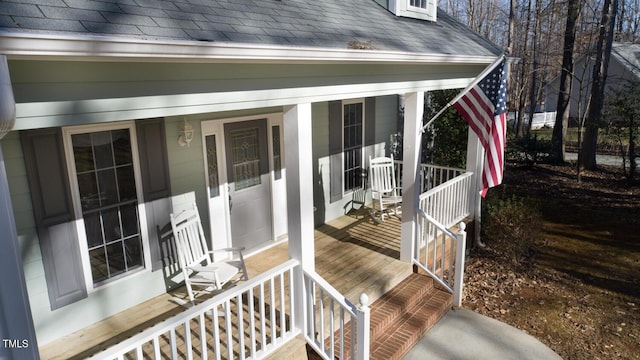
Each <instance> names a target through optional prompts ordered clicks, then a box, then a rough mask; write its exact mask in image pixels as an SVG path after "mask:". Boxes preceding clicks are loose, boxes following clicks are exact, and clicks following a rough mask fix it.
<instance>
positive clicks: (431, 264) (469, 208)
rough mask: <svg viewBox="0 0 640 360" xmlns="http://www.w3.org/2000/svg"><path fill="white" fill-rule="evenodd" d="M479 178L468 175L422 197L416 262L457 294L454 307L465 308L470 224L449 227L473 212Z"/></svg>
mask: <svg viewBox="0 0 640 360" xmlns="http://www.w3.org/2000/svg"><path fill="white" fill-rule="evenodd" d="M474 185H475V176H474V174H473V173H469V172H468V173H464V174H462V175H459V176H457V177H455V178H454V179H452V180H449V181H447V182H445V183H443V184H440V185H438V186H436V187H435V188H432V189H431V190H428V191H426V192H425V193H423V194H421V195H420V197H419V201H418V204H419V205H418V206H419V208H418V209H417V215H416V239H415V244H414V251H413V253H414V257H413V263H414V264H415V265H417V266H419V267H420V268H422V269H423V270H424V271H426V272H427V273H428V274H430V275H431V276H432V277H433V278H434V279H435V280H436V281H438V282H439V283H440V284H441V285H442V286H444V287H445V288H446V289H447V290H449V291H450V292H451V293H453V305H454V306H456V307H460V306H461V305H462V286H463V276H464V257H465V251H466V238H467V234H466V232H465V228H466V225H465V224H464V223H463V222H461V223H460V225H459V228H460V230H459V232H458V233H457V234H454V233H453V232H452V231H451V230H449V227H451V226H453V225H455V224H456V222H458V221H461V220H463V219H464V218H465V217H467V216H469V215H470V214H472V212H473V204H474V202H473V201H474V196H473V195H474V194H473V191H475V190H474V189H475V186H474Z"/></svg>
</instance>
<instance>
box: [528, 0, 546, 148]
mask: <svg viewBox="0 0 640 360" xmlns="http://www.w3.org/2000/svg"><path fill="white" fill-rule="evenodd" d="M541 9H542V2H541V1H536V12H535V18H534V20H533V21H534V24H533V36H532V41H533V49H532V52H531V53H532V55H531V57H532V64H531V87H530V88H529V104H530V105H529V106H530V109H529V126H527V134H526V135H527V136H529V135H531V126H532V125H533V116H534V115H535V112H536V110H537V106H536V105H537V104H538V87H539V85H538V79H539V77H540V74H538V70H539V67H540V66H539V62H538V58H539V56H540V54H539V53H538V52H539V50H538V49H539V46H538V42H539V41H540V40H539V36H540V26H541V22H542V20H541V19H540V13H541Z"/></svg>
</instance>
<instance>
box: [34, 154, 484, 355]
mask: <svg viewBox="0 0 640 360" xmlns="http://www.w3.org/2000/svg"><path fill="white" fill-rule="evenodd" d="M399 170H401V169H399ZM400 172H401V171H400ZM419 177H420V178H421V183H423V184H431V185H427V186H426V187H425V188H421V189H420V191H421V192H422V194H421V195H420V197H419V198H418V210H417V212H418V215H417V216H416V218H415V224H416V225H415V228H414V229H415V242H413V244H412V248H413V251H412V258H411V260H410V261H401V260H400V258H401V256H402V255H401V253H402V240H401V239H402V236H401V235H402V230H401V229H402V219H401V218H400V216H399V215H394V216H389V217H387V219H386V221H384V222H380V221H379V219H377V218H375V217H373V216H372V215H371V208H370V207H369V206H362V207H360V208H357V209H351V210H350V211H349V212H347V213H346V214H345V215H344V216H342V217H340V218H338V219H335V220H332V221H329V222H327V223H326V224H323V225H321V226H319V227H317V228H315V229H314V233H313V243H312V244H313V247H314V251H313V252H311V251H307V253H313V254H314V259H313V261H314V265H315V269H314V270H304V269H302V267H301V266H300V262H299V261H298V260H295V259H291V256H290V254H291V249H290V247H291V246H292V244H291V243H290V242H280V243H277V244H274V246H272V247H270V248H268V249H266V250H264V251H261V252H259V253H256V254H254V255H253V256H250V257H249V258H248V259H247V267H248V272H249V274H250V280H249V281H248V282H247V283H242V284H240V285H239V286H238V287H236V288H231V289H229V290H228V291H225V292H223V293H221V294H218V295H216V296H214V297H213V298H210V299H205V300H204V301H203V302H201V303H199V304H197V305H196V306H194V307H190V308H188V309H187V308H185V307H183V306H180V305H178V303H177V302H176V301H175V299H176V298H177V299H184V298H185V297H186V295H185V290H184V288H183V287H181V288H178V289H176V290H174V291H171V292H169V293H167V294H163V295H161V296H158V297H156V298H153V299H152V300H149V301H147V302H145V303H142V304H140V305H138V306H135V307H133V308H131V309H128V310H126V311H124V312H122V313H120V314H117V315H115V316H112V317H110V318H108V319H106V320H104V321H101V322H99V323H97V324H95V325H92V326H89V327H87V328H85V329H83V330H81V331H79V332H76V333H74V334H71V335H69V336H66V337H64V338H62V339H60V340H58V341H55V342H53V343H50V344H47V345H46V346H43V347H41V348H40V351H41V354H42V356H43V357H44V358H47V359H67V358H70V359H74V358H75V359H81V358H86V357H88V356H92V355H96V354H97V357H98V358H108V359H111V358H120V356H124V358H138V359H140V358H147V357H151V358H164V357H166V358H176V357H177V358H200V357H206V355H205V354H208V357H211V358H227V359H231V358H245V357H246V358H262V357H265V356H268V355H270V354H273V353H274V352H276V351H282V350H281V349H282V348H283V345H284V344H286V343H289V342H290V340H292V339H294V338H298V339H304V340H299V341H298V345H297V347H298V348H301V347H302V345H304V343H305V340H306V343H308V344H310V345H311V347H312V348H314V350H316V351H317V352H319V353H323V355H325V356H326V357H325V358H333V357H335V356H340V357H341V358H342V357H344V356H346V357H348V358H363V359H364V358H369V351H370V349H371V348H372V347H373V346H374V345H375V342H374V341H373V336H375V333H376V332H377V333H378V334H380V332H381V331H382V332H384V328H382V327H380V326H379V325H378V324H376V323H375V321H378V322H382V323H384V322H385V321H386V320H384V319H382V320H381V319H380V317H379V316H377V318H378V319H376V315H375V314H370V313H369V306H368V305H369V304H373V303H374V302H375V301H376V299H379V298H381V297H382V296H383V295H384V294H385V293H387V292H389V291H390V290H391V289H393V288H394V286H396V285H398V284H399V283H401V282H402V281H403V280H404V279H406V278H407V277H409V276H410V275H411V274H412V273H413V272H414V271H415V270H416V269H419V270H418V271H420V272H422V273H427V274H429V275H431V277H432V278H433V279H434V280H433V283H435V284H439V286H438V285H436V286H438V287H439V288H440V289H442V291H443V292H441V294H445V293H446V292H447V290H448V291H449V292H450V293H452V294H453V304H454V305H456V304H458V306H459V301H460V294H461V287H462V278H461V276H462V271H463V268H464V260H463V258H462V257H463V254H464V243H465V240H466V234H465V233H464V229H463V228H462V229H460V228H458V229H455V230H454V231H455V232H452V231H451V230H450V229H449V227H451V226H452V225H453V223H455V222H456V221H459V220H461V218H464V217H465V216H468V215H469V214H470V211H471V208H472V204H473V202H472V201H470V198H471V195H472V192H471V191H470V188H471V186H469V184H468V182H469V181H472V180H474V177H473V174H472V173H469V172H464V171H462V170H452V169H446V168H438V167H429V166H422V167H421V170H420V174H419ZM445 204H449V205H445ZM426 212H428V213H430V214H433V215H429V214H427V213H426ZM404 216H406V212H405V213H404ZM434 216H435V217H437V218H438V219H441V221H442V222H443V223H440V222H439V221H437V220H435V218H434ZM443 224H447V225H443ZM293 246H295V244H294V245H293ZM430 281H431V280H430ZM363 294H364V295H366V297H363V296H362V295H363ZM386 296H387V297H389V295H386ZM391 296H394V297H397V296H398V295H397V294H392V295H391ZM439 296H440V297H441V296H442V295H439ZM449 296H451V295H449ZM424 297H425V294H424V293H422V292H421V293H420V294H418V295H417V296H416V298H424ZM449 299H451V298H450V297H449ZM393 302H396V300H395V299H394V300H393ZM358 303H360V304H359V305H354V304H358ZM447 304H449V305H447ZM444 306H445V308H446V307H447V306H449V307H450V306H451V300H448V301H447V300H445V303H444ZM439 309H440V310H438V311H442V309H443V308H442V306H440V307H439ZM440 315H441V314H440ZM423 316H427V317H432V318H435V319H436V320H437V318H439V315H437V314H436V315H433V316H430V315H428V314H426V315H425V314H423ZM381 329H382V330H381ZM240 334H243V335H240ZM299 335H302V336H301V337H299ZM352 335H353V336H354V338H355V339H352V338H351V336H352ZM301 344H302V345H301ZM241 349H244V350H241ZM285 351H286V350H285ZM298 351H299V350H298ZM278 354H279V353H278ZM276 356H278V355H276ZM372 358H376V357H375V356H374V357H372Z"/></svg>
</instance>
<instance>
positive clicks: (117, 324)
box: [40, 210, 412, 359]
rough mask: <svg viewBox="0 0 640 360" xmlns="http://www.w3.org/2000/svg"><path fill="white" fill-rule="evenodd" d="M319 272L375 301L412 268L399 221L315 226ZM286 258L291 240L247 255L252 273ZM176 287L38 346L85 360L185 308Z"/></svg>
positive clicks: (353, 294)
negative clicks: (402, 255)
mask: <svg viewBox="0 0 640 360" xmlns="http://www.w3.org/2000/svg"><path fill="white" fill-rule="evenodd" d="M315 251H316V271H317V272H318V273H319V274H320V275H321V276H322V277H324V278H325V280H327V281H328V282H329V283H330V284H332V285H333V286H334V287H335V288H336V289H337V290H338V291H340V292H341V293H342V294H343V295H345V296H346V298H347V299H349V300H350V301H351V302H353V303H355V304H357V303H358V297H359V296H360V294H362V293H366V294H367V295H368V296H369V299H370V301H371V302H373V301H375V300H376V299H377V298H379V297H380V296H382V294H384V293H385V292H386V291H388V290H390V289H391V288H393V287H394V286H395V285H397V284H398V283H399V282H400V281H402V280H403V279H404V278H406V277H407V276H409V275H410V274H411V272H412V268H411V265H410V264H408V263H403V262H401V261H399V260H398V259H399V253H400V221H399V219H397V218H395V217H393V216H392V217H390V218H388V219H387V221H385V223H382V224H380V223H377V222H375V221H373V220H372V218H371V217H370V216H369V214H368V213H367V212H366V211H362V210H361V211H355V212H353V213H351V214H348V215H345V216H343V217H341V218H339V219H336V220H334V221H331V222H329V223H328V224H325V225H322V226H320V227H319V228H317V229H316V231H315ZM287 259H288V247H287V243H282V244H279V245H276V246H274V247H271V248H269V249H267V250H265V251H263V252H260V253H258V254H255V255H253V256H251V257H249V258H248V259H247V270H248V272H249V275H250V277H253V276H256V275H257V274H260V273H262V272H264V271H266V270H268V269H270V268H272V267H274V266H276V265H278V264H280V263H282V262H284V261H286V260H287ZM184 296H185V294H184V289H183V288H178V289H176V290H174V291H172V292H170V293H167V294H163V295H161V296H158V297H156V298H154V299H151V300H149V301H147V302H144V303H142V304H140V305H138V306H135V307H133V308H130V309H128V310H127V311H124V312H122V313H119V314H117V315H115V316H112V317H110V318H108V319H105V320H103V321H101V322H99V323H97V324H94V325H91V326H89V327H87V328H85V329H83V330H81V331H78V332H76V333H73V334H71V335H68V336H65V337H63V338H62V339H60V340H58V341H55V342H53V343H51V344H47V345H45V346H42V347H41V348H40V352H41V357H42V358H43V359H84V358H86V357H88V356H91V355H92V354H94V353H96V352H97V351H100V350H101V349H104V348H107V347H109V346H112V345H114V344H116V343H118V342H120V341H122V340H124V339H126V338H128V337H130V336H131V335H132V334H135V333H138V332H140V331H142V330H144V329H145V328H148V327H150V326H152V325H153V324H155V323H157V322H160V321H162V320H164V319H167V318H169V317H171V316H173V315H176V314H178V313H180V312H181V311H183V310H184V308H183V307H181V306H179V305H177V304H176V303H175V302H174V301H172V299H173V298H174V297H182V298H183V297H184Z"/></svg>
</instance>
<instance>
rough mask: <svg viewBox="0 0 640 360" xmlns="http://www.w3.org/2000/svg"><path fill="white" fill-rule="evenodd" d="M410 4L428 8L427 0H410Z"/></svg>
mask: <svg viewBox="0 0 640 360" xmlns="http://www.w3.org/2000/svg"><path fill="white" fill-rule="evenodd" d="M409 5H410V6H413V7H417V8H421V9H426V8H427V0H409Z"/></svg>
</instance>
